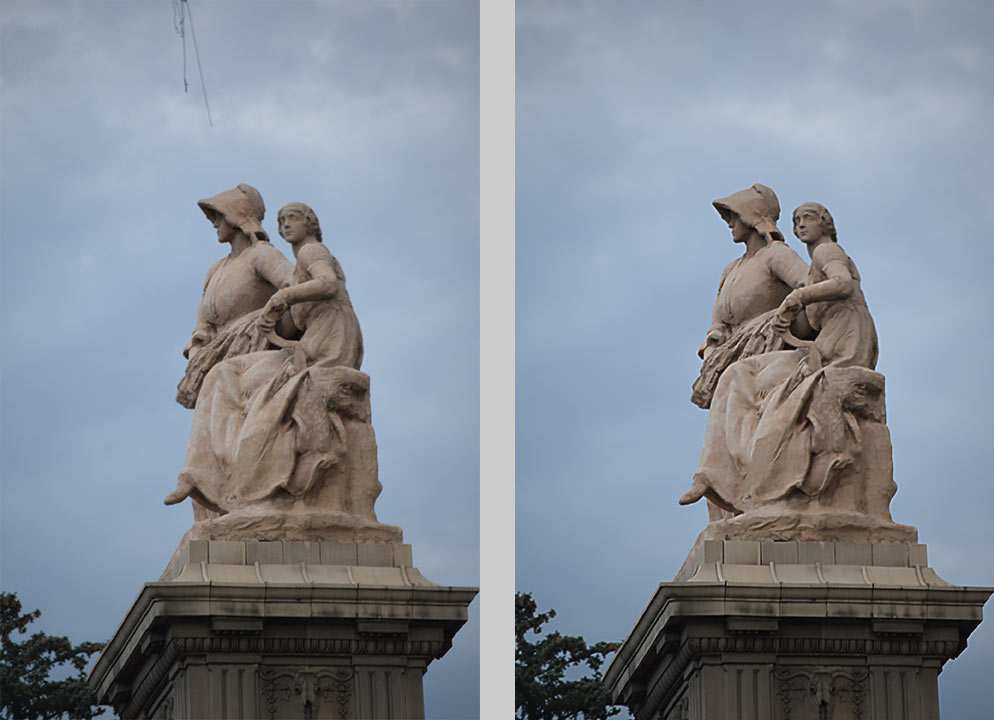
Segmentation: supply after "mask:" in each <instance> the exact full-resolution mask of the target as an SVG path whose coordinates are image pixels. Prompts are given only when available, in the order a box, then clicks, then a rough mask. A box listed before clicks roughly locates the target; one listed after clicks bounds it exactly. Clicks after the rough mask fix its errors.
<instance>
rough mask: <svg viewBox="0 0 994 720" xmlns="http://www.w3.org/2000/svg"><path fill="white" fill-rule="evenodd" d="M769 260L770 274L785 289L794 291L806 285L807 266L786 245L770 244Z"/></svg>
mask: <svg viewBox="0 0 994 720" xmlns="http://www.w3.org/2000/svg"><path fill="white" fill-rule="evenodd" d="M769 258H770V272H772V273H773V275H774V276H775V277H776V278H777V279H779V280H780V281H781V282H782V283H783V284H784V285H786V286H787V287H789V288H791V289H795V290H796V289H797V288H799V287H803V286H804V285H805V284H806V283H807V281H808V264H807V263H806V262H804V260H802V259H801V256H800V255H798V254H797V253H796V252H794V251H793V250H792V249H791V248H790V247H789V246H788V245H787V244H786V243H782V242H774V243H772V244H771V245H770V247H769Z"/></svg>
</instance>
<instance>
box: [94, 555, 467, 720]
mask: <svg viewBox="0 0 994 720" xmlns="http://www.w3.org/2000/svg"><path fill="white" fill-rule="evenodd" d="M476 594H477V589H476V588H466V587H443V586H440V585H436V584H434V583H432V582H430V581H428V580H427V579H425V578H424V576H422V575H421V573H420V572H418V571H417V569H416V568H414V567H413V565H412V562H411V548H410V546H409V545H401V544H386V543H377V544H364V543H337V542H237V541H207V540H192V541H189V542H186V543H185V544H184V545H182V546H181V547H180V549H179V550H178V551H177V553H176V555H175V556H174V558H173V560H172V562H171V563H170V566H169V567H168V568H167V570H166V572H165V573H164V574H163V579H162V580H161V581H160V582H156V583H146V584H145V586H144V588H143V590H142V591H141V593H140V594H139V596H138V598H137V600H135V603H134V605H133V606H132V607H131V609H130V610H129V612H128V614H127V616H126V617H125V618H124V621H123V622H122V623H121V626H120V627H119V628H118V630H117V632H116V633H115V635H114V637H113V638H112V639H111V641H110V643H109V644H108V645H107V647H106V648H105V650H104V652H103V654H102V655H101V656H100V659H99V660H98V661H97V664H96V666H95V667H94V669H93V672H92V673H91V675H90V683H91V685H93V686H94V687H95V688H96V689H97V693H98V695H99V698H100V701H101V702H102V703H106V704H110V705H113V706H114V709H115V710H116V712H117V713H118V715H119V716H120V717H121V718H123V719H124V720H130V719H131V718H148V719H152V718H154V719H156V720H194V719H199V718H212V719H215V718H216V719H218V720H222V719H226V718H258V719H260V720H261V719H262V718H269V719H275V718H314V719H318V718H334V719H335V720H352V719H365V718H423V717H424V695H423V690H422V675H423V674H424V673H425V672H426V670H427V668H428V665H429V664H430V663H431V661H432V660H434V659H435V658H439V657H442V655H444V654H445V652H446V651H447V650H448V649H449V648H450V647H451V645H452V638H453V636H454V635H455V634H456V632H457V631H458V629H459V628H460V627H461V626H462V625H463V623H465V622H466V619H467V608H468V606H469V603H470V602H472V600H473V598H474V597H475V596H476Z"/></svg>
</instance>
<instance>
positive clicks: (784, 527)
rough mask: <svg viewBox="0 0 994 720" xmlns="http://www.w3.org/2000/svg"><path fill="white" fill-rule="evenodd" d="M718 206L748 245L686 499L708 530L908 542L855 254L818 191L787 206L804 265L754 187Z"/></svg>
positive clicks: (723, 311)
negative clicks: (698, 507)
mask: <svg viewBox="0 0 994 720" xmlns="http://www.w3.org/2000/svg"><path fill="white" fill-rule="evenodd" d="M714 205H715V208H716V209H717V210H718V212H719V213H720V214H721V216H722V218H723V219H724V220H725V221H726V222H727V223H728V225H729V227H730V228H731V230H732V239H733V240H734V241H735V242H737V243H742V244H743V245H744V246H745V248H746V252H745V254H744V255H743V256H742V257H741V258H739V259H738V260H736V261H734V262H732V263H731V264H730V265H729V266H728V267H726V268H725V271H724V273H722V278H721V282H720V283H719V289H718V298H717V300H716V301H715V307H714V313H713V318H712V324H711V328H710V329H709V330H708V333H707V336H706V337H705V340H704V343H703V344H702V345H701V348H700V350H699V353H700V355H701V357H702V358H703V360H704V362H703V365H702V368H701V376H700V377H699V378H698V380H697V382H695V384H694V393H693V397H692V399H693V401H694V402H695V403H696V404H698V405H700V406H701V407H705V408H709V412H708V424H707V430H706V432H705V438H704V446H703V450H702V452H701V461H700V465H699V467H698V470H697V472H696V473H695V474H694V479H693V483H692V485H691V488H690V489H689V490H688V491H687V492H686V493H684V495H683V496H682V497H681V498H680V503H681V504H690V503H694V502H697V501H698V500H700V499H701V498H707V500H708V504H709V507H710V510H711V512H710V517H711V525H710V526H709V527H708V529H707V530H706V531H705V537H707V538H711V539H718V538H727V539H743V540H745V539H782V540H864V541H874V542H881V541H882V542H914V541H915V540H916V539H917V531H916V530H915V529H914V528H913V527H910V526H905V525H897V524H895V523H894V522H893V520H892V519H891V515H890V500H891V498H892V497H893V495H894V493H895V492H896V490H897V485H896V484H895V483H894V479H893V464H892V459H891V455H892V449H891V443H890V433H889V432H888V430H887V426H886V409H885V400H884V378H883V375H881V374H879V373H877V372H875V371H874V367H875V366H876V362H877V355H878V348H877V335H876V329H875V328H874V325H873V319H872V318H871V317H870V312H869V309H868V308H867V305H866V301H865V299H864V298H863V293H862V289H861V287H860V276H859V272H858V271H857V269H856V265H855V263H853V261H852V259H851V258H850V257H849V256H848V255H847V254H846V253H845V251H844V250H843V249H842V248H841V247H840V246H839V244H838V240H837V237H836V232H835V223H834V220H833V218H832V216H831V214H830V213H829V212H828V210H826V209H825V208H824V207H823V206H821V205H819V204H817V203H804V204H802V205H800V206H799V207H798V208H797V209H796V210H794V213H793V225H794V234H795V235H796V236H797V237H798V238H799V239H800V240H801V241H802V242H803V243H804V244H805V245H806V246H807V248H808V255H809V257H810V258H811V265H810V267H807V266H805V264H804V262H803V261H802V260H801V259H800V258H799V257H798V256H797V255H796V254H795V253H794V252H793V251H792V250H790V249H789V248H788V247H787V246H786V245H785V243H784V242H783V236H782V235H781V234H780V231H779V230H778V229H777V228H776V220H777V218H778V216H779V212H780V209H779V203H778V201H777V199H776V195H775V194H774V193H773V191H772V190H770V189H769V188H767V187H765V186H763V185H753V186H752V187H751V188H749V189H747V190H742V191H740V192H738V193H735V194H733V195H731V196H729V197H727V198H724V199H721V200H716V201H715V202H714Z"/></svg>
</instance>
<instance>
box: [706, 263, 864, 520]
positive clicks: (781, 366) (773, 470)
mask: <svg viewBox="0 0 994 720" xmlns="http://www.w3.org/2000/svg"><path fill="white" fill-rule="evenodd" d="M832 266H834V267H835V270H834V272H833V274H835V273H840V274H841V275H848V277H849V278H850V280H851V282H850V284H849V288H850V289H849V293H848V296H847V297H845V298H844V299H839V300H827V301H820V302H814V303H811V304H809V305H807V307H806V313H807V317H808V321H809V323H810V324H811V326H812V328H814V329H815V330H817V331H818V335H817V337H816V338H815V340H814V343H813V345H812V346H811V347H808V348H801V349H796V350H783V351H778V352H771V353H766V354H761V355H756V356H754V357H749V358H744V359H741V360H738V361H737V362H735V363H733V364H732V365H730V366H729V367H728V368H727V369H726V371H725V372H724V373H723V374H722V376H721V378H720V379H719V381H718V384H717V388H716V389H715V392H714V398H713V400H712V403H711V410H710V413H709V415H708V423H707V429H706V431H705V439H704V448H703V451H702V453H701V462H700V466H699V468H698V470H697V472H696V473H695V476H694V479H695V483H698V482H701V483H703V484H704V485H706V486H707V487H708V492H707V494H706V496H707V497H708V498H709V499H710V500H712V501H713V502H715V503H716V504H717V505H718V506H719V507H722V508H724V509H726V510H731V511H734V512H745V511H748V510H751V509H755V508H757V507H760V506H763V505H768V504H770V503H773V502H776V501H777V500H780V499H782V498H784V497H786V496H787V495H788V494H790V493H791V491H793V490H798V491H800V492H802V493H804V494H806V495H809V496H815V495H818V494H820V493H821V492H822V491H824V490H825V489H826V488H827V487H828V486H829V485H830V483H831V482H832V480H833V479H834V478H835V477H836V476H837V475H838V473H839V472H840V471H841V470H843V469H844V468H845V467H847V466H848V465H850V464H851V463H852V462H853V460H854V458H855V456H856V455H858V452H859V435H858V433H859V431H858V428H857V427H856V425H855V421H854V420H853V418H852V417H851V416H848V415H847V413H846V412H845V409H844V401H845V398H844V397H843V394H844V392H845V390H846V389H845V388H843V387H839V386H837V384H835V383H834V382H833V377H835V375H834V374H833V371H834V370H835V369H837V368H848V367H863V368H867V369H869V370H872V369H873V368H874V367H875V366H876V361H877V354H878V346H877V334H876V329H875V328H874V325H873V319H872V318H871V316H870V312H869V309H868V308H867V306H866V300H865V299H864V297H863V293H862V290H861V289H860V284H859V273H858V271H857V270H856V266H855V264H854V263H853V261H852V260H851V259H850V258H849V256H848V255H846V253H845V252H844V251H843V249H842V248H841V247H839V246H838V245H837V244H836V243H827V244H825V245H821V246H819V247H818V248H817V249H816V251H815V255H814V257H813V258H812V264H811V269H810V271H809V278H808V285H809V286H811V285H814V284H816V283H819V282H822V281H824V280H827V279H828V277H829V276H828V274H826V271H825V269H826V268H831V267H832Z"/></svg>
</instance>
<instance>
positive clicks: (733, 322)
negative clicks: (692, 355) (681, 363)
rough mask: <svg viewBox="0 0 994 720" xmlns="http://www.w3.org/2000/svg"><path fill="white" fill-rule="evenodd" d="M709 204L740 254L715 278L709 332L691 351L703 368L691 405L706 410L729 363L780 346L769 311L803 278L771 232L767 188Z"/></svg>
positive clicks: (773, 213)
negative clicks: (741, 250)
mask: <svg viewBox="0 0 994 720" xmlns="http://www.w3.org/2000/svg"><path fill="white" fill-rule="evenodd" d="M713 205H714V207H715V209H716V210H717V211H718V213H719V214H720V215H721V217H722V219H723V220H724V221H725V222H726V223H728V227H729V228H730V229H731V231H732V241H733V242H737V243H742V244H743V245H744V246H745V254H743V255H742V256H741V257H740V258H738V259H736V260H733V261H732V262H731V263H729V264H728V266H727V267H726V268H725V270H724V272H722V273H721V281H720V282H719V283H718V297H717V299H716V300H715V301H714V311H713V312H712V318H711V327H710V328H708V332H707V336H706V337H705V338H704V342H703V343H701V347H700V348H699V349H698V351H697V354H698V355H699V356H700V357H701V358H702V359H703V360H704V363H703V365H702V367H701V375H700V377H699V378H698V379H697V381H696V382H695V383H694V391H693V394H692V395H691V400H692V401H693V402H694V404H696V405H698V406H700V407H702V408H708V407H710V406H711V397H712V395H713V394H714V388H715V385H716V384H717V383H718V377H719V376H720V375H721V373H722V372H723V371H724V370H725V368H727V367H728V366H729V365H731V364H732V363H733V362H735V361H736V360H738V359H739V358H744V357H749V356H751V355H756V354H759V353H763V352H768V351H770V350H779V349H781V348H783V347H784V341H783V338H782V337H781V335H780V334H779V333H778V332H776V330H775V328H774V327H773V321H774V315H775V313H774V311H775V310H776V309H777V308H778V307H779V305H780V303H781V302H783V299H784V298H785V297H787V294H788V293H790V291H791V290H793V289H794V288H797V287H800V286H801V285H803V284H804V281H805V279H806V278H807V274H808V266H807V264H805V262H804V261H803V260H801V258H800V257H799V256H798V254H797V253H796V252H794V251H793V250H791V249H790V248H789V247H788V246H787V243H785V242H784V239H783V235H782V234H781V232H780V230H779V228H777V219H778V218H779V217H780V203H779V202H778V201H777V196H776V194H774V192H773V191H772V190H771V189H770V188H768V187H766V186H765V185H759V184H758V183H757V184H756V185H753V186H752V187H750V188H747V189H745V190H740V191H739V192H737V193H734V194H732V195H729V196H728V197H726V198H721V199H719V200H715V201H714V203H713Z"/></svg>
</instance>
